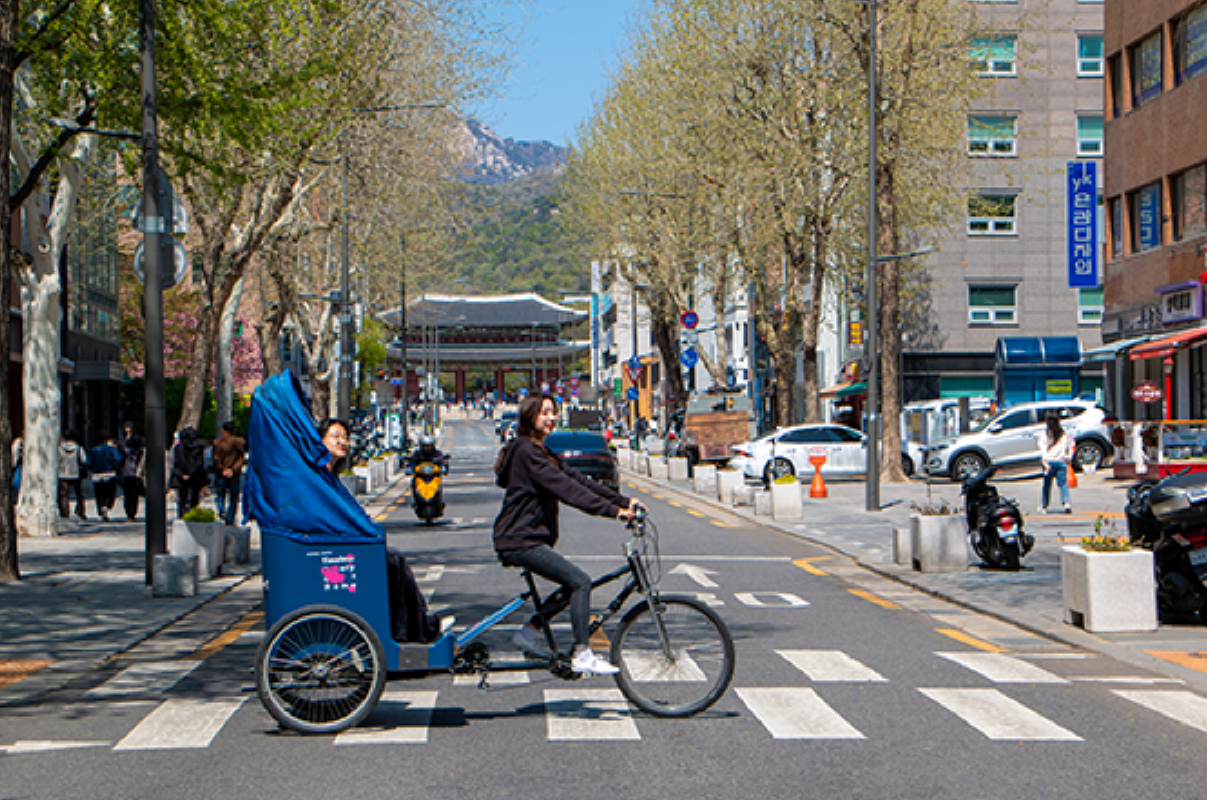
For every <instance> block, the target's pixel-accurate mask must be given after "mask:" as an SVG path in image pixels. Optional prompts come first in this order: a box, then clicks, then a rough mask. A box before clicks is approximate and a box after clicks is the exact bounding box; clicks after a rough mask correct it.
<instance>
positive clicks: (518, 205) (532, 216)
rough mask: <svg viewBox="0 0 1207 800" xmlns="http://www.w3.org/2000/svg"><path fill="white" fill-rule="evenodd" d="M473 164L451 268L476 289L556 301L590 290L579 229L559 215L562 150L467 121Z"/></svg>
mask: <svg viewBox="0 0 1207 800" xmlns="http://www.w3.org/2000/svg"><path fill="white" fill-rule="evenodd" d="M461 146H462V147H464V148H465V150H464V152H468V153H470V154H471V155H472V158H471V163H472V165H473V166H472V167H471V170H470V173H469V174H468V175H467V176H466V181H467V183H469V187H468V192H467V199H466V205H465V206H464V207H463V209H462V213H461V215H460V216H461V219H462V220H463V224H464V225H465V228H464V230H463V232H462V233H461V234H460V235H459V236H458V237H457V244H456V247H455V249H454V252H453V253H452V265H451V271H452V272H453V273H454V274H455V276H456V277H457V278H460V279H463V280H464V282H465V286H466V287H467V288H470V287H472V291H473V292H477V293H479V294H495V293H499V292H537V293H538V294H541V295H543V296H544V297H546V298H548V299H550V300H553V301H554V302H560V301H561V299H562V296H563V295H566V294H582V293H584V292H587V291H590V285H591V267H590V260H589V256H588V254H587V248H586V245H585V244H584V243H583V242H582V241H581V239H582V237H581V235H576V234H573V233H571V231H570V230H569V229H568V227H567V225H566V224H565V220H564V219H563V217H562V209H561V190H560V186H559V183H560V178H561V173H562V168H563V165H564V164H565V158H566V154H567V150H566V148H564V147H558V146H557V145H554V144H551V143H550V142H517V141H515V140H514V139H503V138H500V137H499V135H498V134H496V133H495V132H494V131H492V130H491V129H490V128H487V127H486V126H484V125H481V124H479V123H476V122H472V121H471V122H469V123H467V124H466V126H465V129H464V133H463V142H462V144H461Z"/></svg>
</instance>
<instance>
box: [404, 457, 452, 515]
mask: <svg viewBox="0 0 1207 800" xmlns="http://www.w3.org/2000/svg"><path fill="white" fill-rule="evenodd" d="M447 472H448V464H447V463H445V464H437V463H436V462H435V461H421V462H419V463H418V464H416V465H415V474H414V477H413V478H412V481H411V503H412V505H413V506H414V507H415V515H416V516H417V517H419V519H421V520H423V521H424V522H425V523H426V524H428V525H431V524H433V523H435V521H436V520H438V519H439V518H440V517H441V516H442V515H443V514H444V475H445V473H447Z"/></svg>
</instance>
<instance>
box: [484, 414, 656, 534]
mask: <svg viewBox="0 0 1207 800" xmlns="http://www.w3.org/2000/svg"><path fill="white" fill-rule="evenodd" d="M495 483H496V484H498V486H499V487H500V488H503V489H506V490H507V494H505V495H504V496H503V507H502V508H501V509H500V510H499V516H498V517H496V518H495V532H494V542H495V550H496V551H501V550H519V549H522V548H525V547H533V546H535V545H539V544H547V545H549V546H550V547H553V546H554V545H555V544H557V533H558V531H557V511H558V502H559V501H560V502H563V503H566V504H567V505H571V506H574V507H575V508H577V509H579V510H581V511H585V512H586V513H588V514H595V515H596V516H600V517H615V516H616V515H617V514H619V513H620V510H621V509H622V508H628V507H629V504H630V502H632V501H631V500H630V499H629V498H627V497H625V496H624V495H622V494H619V493H618V492H614V491H612V490H611V489H609V488H608V487H607V486H604V485H603V484H602V483H596V482H595V481H593V480H591V479H590V478H587V477H586V476H584V475H583V474H582V473H580V472H577V471H576V470H573V469H571V468H569V467H567V466H565V465H564V464H562V462H561V461H560V460H559V459H558V458H557V456H554V455H553V454H551V453H550V452H549V451H548V450H546V449H545V448H544V447H543V446H541V445H539V444H537V443H536V442H534V441H532V440H531V439H529V438H528V437H526V436H517V437H516V438H515V439H513V440H512V441H511V442H510V443H509V444H508V445H507V447H506V448H505V449H504V451H503V453H502V454H501V456H500V458H499V466H498V469H497V470H496V475H495Z"/></svg>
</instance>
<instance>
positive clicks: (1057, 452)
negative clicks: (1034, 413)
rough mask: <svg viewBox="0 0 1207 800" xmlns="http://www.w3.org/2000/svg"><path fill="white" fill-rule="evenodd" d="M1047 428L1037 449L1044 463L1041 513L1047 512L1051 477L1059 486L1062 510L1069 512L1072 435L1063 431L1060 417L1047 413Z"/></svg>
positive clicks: (1070, 510) (1040, 438) (1050, 493)
mask: <svg viewBox="0 0 1207 800" xmlns="http://www.w3.org/2000/svg"><path fill="white" fill-rule="evenodd" d="M1045 422H1046V423H1047V426H1048V429H1047V430H1045V431H1044V432H1043V435H1041V436H1040V437H1039V450H1040V453H1042V456H1041V460H1042V461H1043V465H1044V486H1043V494H1042V499H1041V501H1040V505H1039V511H1040V513H1041V514H1043V513H1047V511H1048V501H1049V499H1050V498H1051V495H1052V479H1053V478H1055V479H1056V485H1057V486H1059V487H1060V501H1061V502H1062V503H1063V504H1064V512H1065V513H1066V514H1070V513H1072V511H1073V507H1072V506H1071V505H1069V469H1070V465H1071V463H1072V461H1073V437H1072V436H1069V435H1068V434H1067V433H1065V431H1064V428H1062V427H1061V426H1060V418H1059V417H1057V416H1056V415H1055V414H1051V413H1049V414H1048V418H1047V419H1046V420H1045Z"/></svg>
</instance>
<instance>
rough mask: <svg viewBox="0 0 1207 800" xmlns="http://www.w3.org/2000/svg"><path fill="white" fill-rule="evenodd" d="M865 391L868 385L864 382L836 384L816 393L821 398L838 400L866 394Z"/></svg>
mask: <svg viewBox="0 0 1207 800" xmlns="http://www.w3.org/2000/svg"><path fill="white" fill-rule="evenodd" d="M867 391H868V385H867V382H866V381H847V382H846V383H836V384H834V385H833V386H827V387H826V388H825V389H822V390H821V391H820V392H818V394H819V395H820V396H821V397H822V398H826V399H828V398H834V399H835V400H840V399H842V398H844V397H851V396H852V395H856V394H867Z"/></svg>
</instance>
